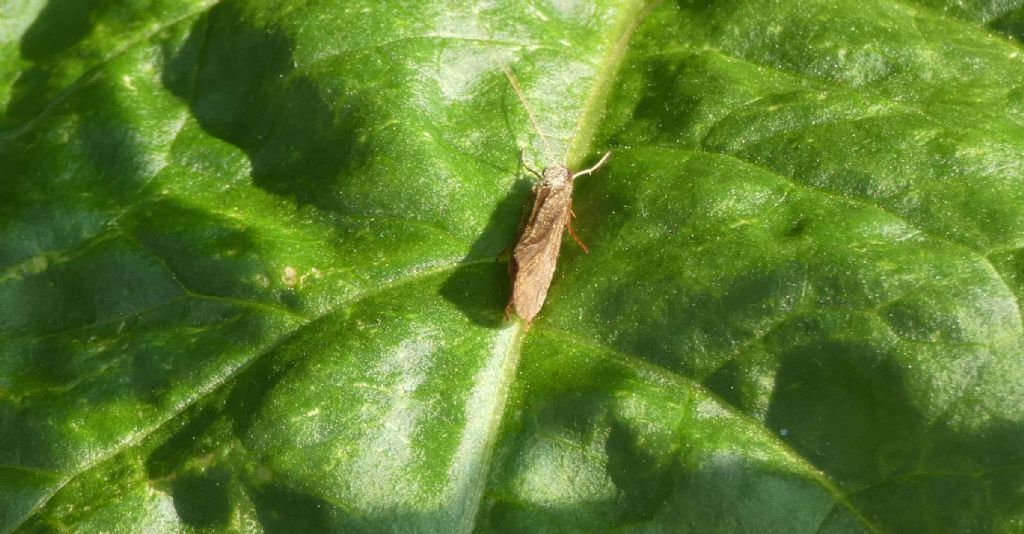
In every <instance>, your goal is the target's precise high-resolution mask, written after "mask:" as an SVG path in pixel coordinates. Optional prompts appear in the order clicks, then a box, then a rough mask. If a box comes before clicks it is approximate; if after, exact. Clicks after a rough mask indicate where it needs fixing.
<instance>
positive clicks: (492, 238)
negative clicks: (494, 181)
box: [440, 178, 532, 328]
mask: <svg viewBox="0 0 1024 534" xmlns="http://www.w3.org/2000/svg"><path fill="white" fill-rule="evenodd" d="M531 188H532V182H531V181H530V180H527V179H525V178H524V179H522V180H519V181H517V182H516V183H515V184H513V185H512V187H511V188H510V189H509V190H508V192H507V193H506V194H505V197H504V198H502V199H501V201H500V202H498V204H497V206H495V208H494V211H492V212H491V216H490V218H489V219H488V221H487V225H486V226H485V227H484V230H483V232H481V233H480V236H479V237H477V239H476V240H475V241H474V242H473V244H472V245H471V246H470V248H469V252H468V253H467V254H466V256H465V257H464V258H463V262H465V263H466V265H463V266H462V267H459V268H457V269H455V270H454V271H453V272H452V273H451V275H450V276H449V277H448V278H447V279H446V280H445V282H444V284H443V285H442V286H441V290H440V293H441V296H442V297H444V298H445V300H447V301H448V302H451V303H452V304H454V305H455V306H457V307H458V308H459V310H460V311H462V313H463V314H465V315H466V317H468V318H469V319H470V320H472V321H473V322H474V323H476V324H478V325H481V326H484V327H487V328H498V327H500V326H501V325H502V324H504V322H505V312H504V309H505V303H506V302H508V295H509V291H510V287H511V286H510V281H509V275H508V255H509V254H510V253H511V250H512V246H513V245H514V244H515V242H514V239H515V237H516V234H517V233H518V232H517V230H516V229H517V228H518V227H519V225H520V224H521V223H520V221H521V220H522V219H523V218H524V217H525V215H526V212H525V211H524V210H526V209H527V208H528V206H527V202H528V201H529V198H530V194H531V193H530V190H531ZM487 260H493V262H490V263H488V262H487Z"/></svg>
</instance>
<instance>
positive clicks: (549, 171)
mask: <svg viewBox="0 0 1024 534" xmlns="http://www.w3.org/2000/svg"><path fill="white" fill-rule="evenodd" d="M570 181H572V175H571V174H570V173H569V169H567V168H566V167H565V165H562V164H561V163H556V164H554V165H552V166H550V167H548V168H546V169H544V185H546V186H549V187H561V186H564V185H566V184H568V183H569V182H570Z"/></svg>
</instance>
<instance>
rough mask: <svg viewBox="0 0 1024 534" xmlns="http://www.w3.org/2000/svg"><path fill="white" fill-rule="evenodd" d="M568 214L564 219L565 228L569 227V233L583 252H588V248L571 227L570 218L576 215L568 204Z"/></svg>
mask: <svg viewBox="0 0 1024 534" xmlns="http://www.w3.org/2000/svg"><path fill="white" fill-rule="evenodd" d="M569 215H570V217H569V218H567V219H566V220H565V226H566V228H568V229H569V235H571V236H572V240H573V241H575V242H576V244H577V245H579V246H580V248H581V249H583V252H584V253H586V254H590V249H588V248H587V246H586V245H584V244H583V241H582V240H581V239H580V237H579V236H578V235H576V231H575V230H573V229H572V218H573V217H575V216H576V214H575V213H573V212H572V205H570V206H569Z"/></svg>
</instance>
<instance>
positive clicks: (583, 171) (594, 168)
mask: <svg viewBox="0 0 1024 534" xmlns="http://www.w3.org/2000/svg"><path fill="white" fill-rule="evenodd" d="M611 155H612V153H611V152H605V153H604V156H602V157H601V160H600V161H598V162H597V164H596V165H594V166H593V167H591V168H589V169H584V170H582V171H580V172H577V173H575V174H573V175H572V177H573V178H576V177H579V176H586V175H588V174H590V173H592V172H594V171H596V170H597V169H600V168H601V166H602V165H604V162H606V161H608V156H611Z"/></svg>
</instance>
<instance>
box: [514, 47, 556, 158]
mask: <svg viewBox="0 0 1024 534" xmlns="http://www.w3.org/2000/svg"><path fill="white" fill-rule="evenodd" d="M501 70H502V71H503V72H504V73H505V77H507V78H508V81H509V83H511V84H512V90H513V91H515V92H516V98H518V99H519V102H520V103H521V104H522V105H523V108H524V109H525V110H526V115H527V116H529V117H530V124H532V125H533V131H535V132H537V135H538V136H540V141H541V143H543V144H544V157H546V158H548V161H549V162H552V161H555V158H553V157H552V156H551V154H552V152H551V145H550V144H548V136H546V135H544V132H543V131H542V130H541V129H540V125H539V124H537V116H536V115H534V114H533V109H531V108H530V104H528V103H527V102H526V95H525V94H523V88H522V87H520V86H519V79H518V78H516V74H515V73H514V72H512V69H510V68H509V67H508V65H502V66H501ZM520 157H521V156H520Z"/></svg>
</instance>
